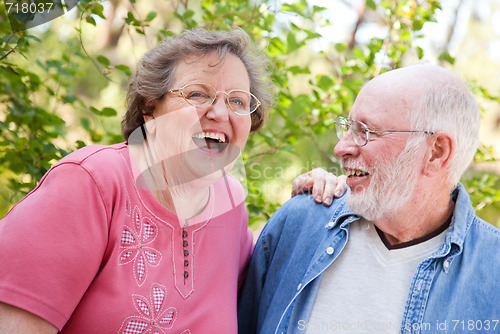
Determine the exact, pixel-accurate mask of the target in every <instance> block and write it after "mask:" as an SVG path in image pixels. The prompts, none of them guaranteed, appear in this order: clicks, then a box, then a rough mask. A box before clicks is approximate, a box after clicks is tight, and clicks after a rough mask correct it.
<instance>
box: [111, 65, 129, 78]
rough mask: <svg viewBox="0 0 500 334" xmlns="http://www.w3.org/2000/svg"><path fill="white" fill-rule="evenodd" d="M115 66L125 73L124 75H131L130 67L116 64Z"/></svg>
mask: <svg viewBox="0 0 500 334" xmlns="http://www.w3.org/2000/svg"><path fill="white" fill-rule="evenodd" d="M115 68H116V69H117V70H118V71H121V72H123V73H125V74H126V75H128V76H131V75H132V71H131V70H130V67H128V66H127V65H123V64H121V65H116V66H115Z"/></svg>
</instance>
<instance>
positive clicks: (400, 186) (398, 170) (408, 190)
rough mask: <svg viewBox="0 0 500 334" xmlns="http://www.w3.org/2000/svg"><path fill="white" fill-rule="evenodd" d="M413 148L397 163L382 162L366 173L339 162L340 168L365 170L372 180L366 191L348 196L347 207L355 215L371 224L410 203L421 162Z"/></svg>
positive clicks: (362, 168) (353, 163) (357, 166)
mask: <svg viewBox="0 0 500 334" xmlns="http://www.w3.org/2000/svg"><path fill="white" fill-rule="evenodd" d="M410 140H411V139H410ZM415 144H416V143H415V142H413V143H409V145H407V147H406V148H405V149H404V150H403V151H402V152H401V154H400V155H399V157H398V158H397V159H394V160H392V161H391V160H389V159H382V160H380V161H379V162H377V164H376V165H374V166H371V168H368V169H367V168H366V166H361V165H360V164H358V163H355V162H354V161H349V160H347V161H343V162H342V165H343V166H347V167H350V168H355V169H360V170H368V172H369V174H370V177H371V180H370V184H369V186H368V187H367V188H366V189H363V191H362V192H360V193H356V194H353V193H352V192H350V193H349V195H348V196H347V199H346V204H347V206H348V207H349V208H350V209H351V210H352V211H353V212H354V213H356V214H358V215H360V216H362V217H364V218H365V219H367V220H370V221H374V220H378V219H381V218H382V217H384V216H386V215H387V214H389V213H394V212H396V211H397V210H398V209H400V208H401V207H403V206H404V205H405V204H407V203H408V202H409V201H410V200H411V198H412V196H413V191H414V190H415V186H416V183H417V178H416V176H417V173H418V167H417V166H419V164H418V160H419V159H420V157H419V156H418V155H417V154H416V150H417V148H418V145H415Z"/></svg>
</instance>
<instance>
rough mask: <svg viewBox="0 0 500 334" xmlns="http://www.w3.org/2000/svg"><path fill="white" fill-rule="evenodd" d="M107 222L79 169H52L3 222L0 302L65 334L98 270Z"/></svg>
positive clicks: (71, 166) (92, 185)
mask: <svg viewBox="0 0 500 334" xmlns="http://www.w3.org/2000/svg"><path fill="white" fill-rule="evenodd" d="M107 217H108V213H107V212H106V209H105V206H104V204H103V200H102V197H101V191H100V189H99V188H98V187H97V185H96V183H95V182H94V180H93V178H92V175H91V174H89V173H88V172H87V171H86V170H85V169H84V168H83V167H82V166H81V165H79V164H75V163H62V164H59V165H57V166H56V167H54V168H53V169H51V170H50V171H49V172H48V173H47V174H46V175H45V176H44V178H43V179H42V181H41V182H40V184H39V186H38V187H37V188H36V189H35V190H34V191H32V192H31V193H30V194H28V196H26V197H25V198H24V199H23V200H22V201H21V202H19V203H18V204H17V205H16V206H15V207H14V208H13V209H12V210H11V211H10V212H9V213H8V214H7V216H5V218H4V219H3V220H2V221H0V249H1V252H2V255H1V257H0V301H2V302H5V303H7V304H11V305H14V306H17V307H19V308H22V309H24V310H27V311H29V312H31V313H33V314H36V315H38V316H40V317H42V318H44V319H45V320H47V321H49V322H50V323H52V324H53V325H54V326H56V327H57V328H59V329H61V328H62V326H63V325H64V324H65V323H66V321H67V320H68V318H69V317H70V315H71V313H72V312H73V310H74V309H75V307H76V305H77V304H78V302H79V301H80V299H81V297H82V295H83V294H84V293H85V291H86V290H87V288H88V287H89V285H90V284H91V282H92V280H93V279H94V277H95V275H96V273H97V272H98V270H99V267H100V265H101V259H102V254H103V253H104V251H105V249H106V244H107V231H108V226H107V221H108V219H107Z"/></svg>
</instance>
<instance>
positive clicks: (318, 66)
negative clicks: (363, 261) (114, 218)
mask: <svg viewBox="0 0 500 334" xmlns="http://www.w3.org/2000/svg"><path fill="white" fill-rule="evenodd" d="M193 27H203V28H207V29H224V30H227V29H234V28H237V27H239V28H241V29H244V30H245V31H246V32H248V33H249V34H250V36H251V37H252V38H253V39H254V40H255V41H256V43H258V44H259V45H260V46H261V47H262V48H263V49H264V51H265V52H266V54H267V55H268V57H269V58H270V60H271V62H272V66H271V69H270V70H271V71H272V75H271V79H272V80H273V81H274V83H275V84H276V86H277V91H276V93H277V94H276V103H275V107H274V108H273V110H272V111H271V114H270V115H269V121H268V123H267V124H266V126H265V127H264V128H263V129H262V130H261V131H260V132H258V133H255V134H253V135H251V137H250V139H249V142H248V144H247V146H246V150H245V152H244V153H243V161H244V168H245V174H246V178H245V179H244V180H241V181H242V182H245V183H246V185H247V187H248V197H247V208H248V210H249V215H250V224H251V226H252V227H253V228H254V229H258V228H259V227H260V226H261V225H262V224H263V223H265V221H266V220H267V219H268V218H269V216H270V215H271V214H272V213H273V212H274V211H275V210H276V208H277V207H278V206H279V205H280V204H282V203H283V202H285V201H286V200H287V199H288V198H289V196H290V191H291V181H292V180H293V179H294V178H295V177H296V176H298V175H300V174H302V173H304V172H307V171H308V170H310V169H312V168H315V167H323V168H325V169H326V170H328V171H331V172H333V173H334V174H340V173H342V170H341V169H340V168H339V166H338V163H337V160H336V157H335V155H334V154H333V147H334V146H335V144H336V143H337V141H338V140H337V138H336V135H335V131H334V124H333V121H334V119H335V118H336V117H337V116H338V115H344V116H345V115H347V114H348V112H349V109H350V106H351V105H352V103H353V101H354V98H355V96H356V94H357V93H358V92H359V89H360V88H361V87H362V85H363V84H364V83H365V82H366V81H368V80H370V79H371V78H373V77H374V76H376V75H378V74H380V73H382V72H384V71H387V70H390V69H394V68H398V67H402V66H405V65H410V64H416V63H431V64H438V65H440V66H443V67H446V68H448V69H450V70H451V71H453V72H454V73H456V74H457V75H458V76H459V77H461V78H462V79H463V80H464V81H465V82H466V83H467V84H468V85H469V87H470V88H471V89H472V91H473V92H474V93H475V95H476V96H477V99H478V101H479V103H480V106H481V109H482V128H481V138H480V140H481V146H480V148H479V149H478V151H477V154H476V157H475V161H474V163H473V164H472V165H471V167H470V169H469V170H468V171H467V173H466V175H464V177H463V179H462V182H463V183H464V185H465V186H466V188H467V190H468V191H469V193H470V194H471V198H472V201H473V204H474V206H475V208H476V210H477V213H478V215H479V216H480V217H482V218H484V219H486V220H487V221H489V222H490V223H492V224H494V225H496V226H499V227H500V181H499V175H500V162H499V161H498V160H497V159H498V158H499V157H500V153H499V152H500V0H475V1H474V0H442V1H416V0H413V1H410V0H400V1H384V0H379V1H377V0H344V1H343V0H299V1H289V2H286V1H277V0H271V1H258V0H226V1H216V0H172V1H167V0H158V1H154V2H152V1H144V0H142V1H141V0H111V1H100V0H98V1H88V0H82V1H80V2H79V3H78V5H77V6H76V7H75V8H73V9H71V10H69V11H68V12H67V13H66V14H65V15H63V16H61V17H59V18H56V19H55V20H53V21H50V22H48V23H46V24H43V25H40V26H37V27H34V28H31V29H28V30H23V31H19V32H13V31H12V29H11V26H10V23H9V20H8V16H7V12H6V7H5V5H4V3H2V4H0V71H1V75H0V99H1V102H0V217H3V216H4V215H5V214H6V213H7V212H8V210H9V209H10V208H11V207H12V206H13V205H14V204H15V203H17V202H18V201H19V200H21V199H22V198H23V197H24V196H25V195H26V194H27V193H28V192H29V191H30V190H31V189H33V188H34V187H35V186H36V184H37V182H38V181H39V180H40V178H41V177H42V176H43V174H44V173H45V172H46V171H47V170H48V169H49V168H50V166H51V165H53V164H54V163H55V162H57V161H58V160H59V159H60V158H61V157H63V156H65V155H66V154H68V153H69V152H71V151H73V150H75V149H78V148H80V147H83V146H85V145H90V144H111V143H117V142H121V141H123V138H122V137H121V134H120V120H121V117H122V116H123V114H124V112H125V99H124V97H125V92H126V87H127V83H128V78H129V76H130V75H131V73H133V71H134V69H135V65H136V63H137V61H138V60H139V59H140V58H141V56H142V55H143V54H144V52H145V51H147V50H148V49H150V48H152V47H153V46H155V45H156V44H157V43H158V41H159V40H161V39H162V38H165V37H167V36H170V35H173V34H177V33H179V32H181V31H182V30H183V29H186V28H193ZM68 186H71V185H68Z"/></svg>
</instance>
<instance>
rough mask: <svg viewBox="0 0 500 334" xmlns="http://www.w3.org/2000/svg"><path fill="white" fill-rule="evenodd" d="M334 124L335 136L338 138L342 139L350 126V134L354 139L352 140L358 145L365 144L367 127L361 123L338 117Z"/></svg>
mask: <svg viewBox="0 0 500 334" xmlns="http://www.w3.org/2000/svg"><path fill="white" fill-rule="evenodd" d="M335 126H336V130H337V137H338V138H339V139H342V138H343V137H344V136H345V135H346V133H347V131H349V128H351V135H352V137H353V139H354V142H355V143H356V144H357V145H358V146H363V145H365V144H366V142H367V140H368V131H367V130H368V129H367V128H366V125H364V124H363V123H361V122H358V121H353V120H351V121H349V120H347V119H345V118H340V117H339V118H337V121H336V122H335Z"/></svg>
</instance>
